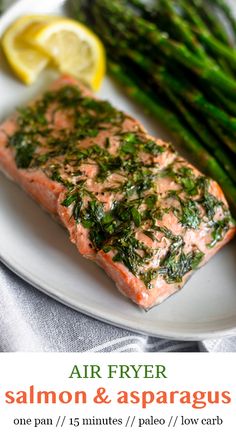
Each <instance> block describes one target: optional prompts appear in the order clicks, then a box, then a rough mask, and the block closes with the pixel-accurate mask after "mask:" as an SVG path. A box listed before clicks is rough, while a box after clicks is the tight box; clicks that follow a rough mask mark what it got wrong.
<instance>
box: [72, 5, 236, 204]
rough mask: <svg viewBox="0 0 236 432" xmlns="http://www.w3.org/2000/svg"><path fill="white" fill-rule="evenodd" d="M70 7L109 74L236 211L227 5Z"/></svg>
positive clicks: (235, 78)
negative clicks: (92, 35) (99, 48)
mask: <svg viewBox="0 0 236 432" xmlns="http://www.w3.org/2000/svg"><path fill="white" fill-rule="evenodd" d="M72 2H73V6H74V15H75V14H76V17H77V19H78V20H80V21H84V22H85V23H86V24H87V25H90V26H91V28H92V29H93V30H94V31H95V32H96V33H97V34H98V35H99V36H100V38H101V39H102V40H103V42H104V44H105V46H106V49H107V56H108V67H109V71H110V73H111V74H112V75H113V76H114V77H115V78H117V80H118V81H119V82H120V83H122V85H123V86H124V87H125V88H126V89H127V91H128V92H129V94H130V95H132V96H133V97H134V98H135V100H136V101H138V102H140V103H142V104H143V105H144V106H145V107H146V109H147V110H148V111H149V112H151V113H152V114H154V115H155V116H156V117H157V119H158V120H159V121H161V122H162V123H163V124H164V125H165V126H166V127H167V128H168V130H169V131H170V132H172V134H173V136H174V138H175V141H176V140H178V143H179V145H180V146H182V148H184V149H185V150H187V151H188V152H189V153H190V154H191V155H192V156H193V158H194V161H195V163H197V164H198V166H199V167H200V168H201V169H202V170H203V171H204V172H205V173H206V174H208V175H210V176H211V177H213V178H215V179H216V180H217V181H218V182H219V183H220V184H221V186H222V187H223V189H224V192H225V194H226V195H227V197H228V200H229V201H230V203H231V205H232V207H233V211H234V213H235V212H236V50H235V49H234V48H233V46H234V42H235V40H236V20H235V18H234V16H233V14H232V12H231V10H230V8H229V7H228V5H227V3H225V0H191V1H190V0H153V1H152V3H151V6H150V5H149V3H147V2H145V0H72ZM220 15H221V17H220ZM222 17H223V19H224V21H227V23H228V27H229V29H230V31H228V29H227V28H225V27H224V25H223V24H222V22H223V21H222V19H221V18H222Z"/></svg>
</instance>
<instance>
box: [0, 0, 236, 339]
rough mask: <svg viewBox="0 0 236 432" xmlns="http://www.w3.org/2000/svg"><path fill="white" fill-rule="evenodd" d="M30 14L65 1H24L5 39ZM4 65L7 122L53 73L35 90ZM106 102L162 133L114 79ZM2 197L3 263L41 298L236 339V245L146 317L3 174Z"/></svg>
mask: <svg viewBox="0 0 236 432" xmlns="http://www.w3.org/2000/svg"><path fill="white" fill-rule="evenodd" d="M25 13H54V14H55V13H63V0H50V1H49V0H40V1H35V0H21V1H19V2H18V3H17V4H16V5H15V6H13V7H12V8H11V9H10V10H9V11H8V12H7V13H6V14H5V15H4V16H3V17H2V19H1V20H0V33H2V31H3V30H4V29H5V28H6V26H7V25H8V24H9V23H10V22H11V21H12V20H13V19H14V18H16V17H17V16H19V15H22V14H25ZM1 63H2V64H3V68H2V70H1V72H0V92H1V93H0V94H1V100H0V118H1V119H2V118H3V117H5V116H6V115H8V113H9V112H11V111H12V110H13V109H14V108H15V107H17V106H18V105H19V104H21V103H22V102H24V101H27V100H28V99H30V98H31V97H32V96H34V95H35V94H36V93H37V92H38V91H39V90H41V89H43V88H45V87H46V85H47V84H48V83H49V82H50V80H52V78H53V75H54V73H53V72H50V71H49V72H47V73H45V74H44V75H43V76H42V77H41V79H40V80H39V82H37V84H36V85H34V86H32V87H30V88H26V87H25V86H24V85H22V84H20V83H19V82H18V81H17V80H16V79H15V78H14V77H13V76H12V75H11V74H10V72H9V71H8V68H7V66H6V65H5V63H4V61H3V59H2V58H1ZM99 95H100V96H101V97H105V98H108V99H109V100H110V101H111V102H113V103H114V105H115V106H117V107H120V108H122V109H124V110H126V111H127V112H129V113H131V114H133V115H134V116H136V117H138V118H140V119H141V120H142V121H143V123H144V125H145V126H146V127H147V129H148V130H149V131H151V132H153V133H155V134H156V135H157V134H160V128H158V129H157V127H156V125H155V122H154V121H152V120H151V119H150V118H148V117H146V116H145V115H144V114H143V113H142V111H141V109H139V108H138V107H136V106H135V105H134V104H132V103H131V102H130V101H129V100H128V99H127V97H126V96H125V95H123V94H122V91H121V89H119V88H118V87H116V86H115V85H114V84H113V83H112V82H111V81H110V80H108V79H107V80H105V82H104V85H103V88H102V89H101V91H100V94H99ZM162 136H163V134H162ZM0 194H1V201H0V203H1V205H0V254H1V259H2V261H3V262H4V263H5V264H6V265H7V266H8V267H10V268H11V269H12V270H13V271H14V272H15V273H17V274H19V275H20V276H21V277H22V278H23V279H25V280H26V281H28V282H30V283H31V284H32V285H34V286H35V287H37V288H38V289H40V290H41V291H44V292H45V293H47V294H48V295H50V296H52V297H54V298H56V299H57V300H59V301H61V302H62V303H65V304H67V305H69V306H71V307H72V308H74V309H77V310H79V311H82V312H84V313H86V314H88V315H91V316H93V317H96V318H98V319H101V320H103V321H106V322H109V323H113V324H115V325H117V326H121V327H125V328H128V329H132V330H134V331H138V332H143V333H147V334H149V335H154V336H161V337H168V338H174V339H175V338H176V339H185V340H190V339H192V340H197V339H203V338H209V337H217V336H221V335H229V334H233V333H234V334H236V286H235V285H236V284H235V281H236V266H235V249H236V243H235V242H232V243H231V244H230V245H229V246H227V247H225V248H224V250H223V251H222V252H220V253H219V254H218V255H217V256H216V257H215V258H214V259H213V260H212V261H211V262H210V263H209V264H208V265H207V266H206V267H205V268H203V269H201V270H200V271H198V272H197V273H196V274H195V275H194V276H193V278H192V279H191V280H190V281H189V282H188V283H187V284H186V286H185V288H184V289H183V290H182V291H181V292H180V293H179V294H177V295H175V296H173V297H172V298H170V299H169V300H167V301H166V302H165V303H163V304H162V305H161V306H158V307H156V308H155V309H153V310H151V311H150V312H148V313H145V312H142V311H140V310H139V309H138V308H137V307H136V306H135V305H133V304H132V303H131V302H130V301H129V300H127V299H126V298H125V297H122V296H121V295H120V294H119V292H118V291H117V289H116V288H115V285H114V283H113V282H112V281H111V280H110V279H109V278H108V277H107V276H106V275H105V274H104V273H103V271H102V270H100V269H99V268H98V267H97V266H96V265H95V264H93V263H90V262H88V261H86V260H85V259H83V258H81V257H80V256H79V255H78V253H77V251H76V249H75V247H74V246H73V245H72V244H71V243H70V242H69V239H68V235H67V233H66V232H65V231H63V229H62V228H61V227H60V226H58V225H57V224H56V223H55V222H54V221H53V220H51V218H50V216H48V215H47V214H46V213H44V212H43V211H42V210H40V208H39V207H38V206H37V204H35V203H34V202H33V201H32V200H31V199H30V198H28V197H27V196H26V195H25V194H24V192H22V191H21V190H20V189H19V188H18V186H17V185H15V184H13V183H11V182H10V181H8V180H7V179H5V178H4V177H3V176H2V175H0Z"/></svg>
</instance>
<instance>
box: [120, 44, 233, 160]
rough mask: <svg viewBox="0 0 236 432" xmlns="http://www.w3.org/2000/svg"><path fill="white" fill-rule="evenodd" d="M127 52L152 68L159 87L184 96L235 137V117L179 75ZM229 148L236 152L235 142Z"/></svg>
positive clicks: (137, 61)
mask: <svg viewBox="0 0 236 432" xmlns="http://www.w3.org/2000/svg"><path fill="white" fill-rule="evenodd" d="M127 54H129V56H130V58H132V59H133V60H134V61H135V62H136V63H137V64H138V65H139V66H140V67H141V68H144V70H152V74H153V78H154V80H155V81H156V82H157V84H158V85H159V86H160V87H161V88H165V87H169V88H171V89H172V91H173V92H174V93H176V94H178V95H179V96H180V97H184V98H185V99H186V100H187V101H188V102H189V103H190V104H191V105H192V106H193V107H194V108H195V109H197V110H198V111H200V112H201V113H203V114H204V115H206V114H207V115H208V116H211V117H212V118H213V119H214V120H216V121H217V122H219V123H220V124H221V125H222V126H223V127H225V128H226V129H228V130H230V131H231V132H232V134H235V137H236V118H231V117H230V116H229V115H227V114H226V113H225V112H224V111H222V110H221V109H219V108H217V107H216V106H215V105H213V104H211V103H210V102H208V101H207V100H206V98H205V97H204V95H203V94H202V93H201V92H200V91H199V90H197V89H194V88H192V87H191V86H189V85H188V84H187V83H185V82H184V81H183V80H182V79H180V78H179V77H178V78H176V77H174V76H172V75H171V74H170V73H169V72H168V71H167V70H166V68H164V67H156V66H155V64H153V63H152V62H151V61H150V60H149V59H147V58H144V57H143V56H142V54H140V53H138V52H137V51H133V50H128V51H127ZM230 150H232V151H233V152H234V153H236V142H232V143H231V148H230Z"/></svg>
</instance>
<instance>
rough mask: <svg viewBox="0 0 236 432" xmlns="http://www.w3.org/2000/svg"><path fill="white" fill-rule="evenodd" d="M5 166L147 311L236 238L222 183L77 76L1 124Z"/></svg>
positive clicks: (0, 145)
mask: <svg viewBox="0 0 236 432" xmlns="http://www.w3.org/2000/svg"><path fill="white" fill-rule="evenodd" d="M0 168H1V170H2V171H3V172H4V173H5V174H6V175H7V176H8V177H10V178H11V179H13V180H14V181H15V182H17V183H19V184H20V185H21V187H22V188H23V189H24V190H25V191H26V192H27V193H29V194H30V195H31V196H32V197H33V198H34V199H35V200H36V201H37V202H38V203H39V204H40V205H41V206H42V207H43V208H44V209H45V210H47V211H48V212H49V213H50V214H51V215H52V216H54V217H56V218H57V219H59V221H60V222H61V223H62V224H63V225H64V226H65V227H66V228H67V230H68V231H69V234H70V239H71V241H72V242H73V243H74V244H75V245H76V246H77V248H78V250H79V252H80V253H81V254H82V255H83V256H84V257H86V258H88V259H90V260H93V261H96V262H97V264H99V265H100V266H101V267H102V268H103V269H104V270H105V271H106V272H107V274H108V275H109V276H110V277H111V278H112V279H113V280H114V281H115V283H116V285H117V287H118V289H119V290H120V291H121V292H122V293H123V294H124V295H126V296H127V297H129V298H130V299H131V300H133V301H134V302H135V303H137V304H138V305H139V306H140V307H142V308H144V309H149V308H151V307H152V306H154V305H157V304H159V303H161V302H162V301H163V300H165V299H166V298H167V297H169V296H170V295H172V294H173V293H175V292H177V291H178V290H179V289H180V288H181V287H182V286H183V285H184V284H185V282H186V280H187V279H188V278H189V277H190V275H191V274H192V272H193V271H194V270H195V269H196V268H198V267H200V266H202V265H203V264H205V263H206V262H207V261H208V260H209V259H210V258H211V257H212V256H213V255H214V254H215V253H216V252H217V251H218V250H219V249H220V248H221V247H222V246H224V245H225V244H226V243H227V242H228V241H229V240H230V239H231V238H232V237H233V235H234V233H235V226H234V224H233V221H232V218H231V216H230V212H229V208H228V205H227V202H226V200H225V197H224V195H223V193H222V191H221V189H220V187H219V185H218V184H217V183H216V182H214V181H213V180H211V179H209V178H207V177H205V176H204V175H203V174H201V173H200V172H199V171H198V170H197V169H196V168H195V167H193V166H192V165H191V164H189V163H188V162H187V161H186V160H185V159H183V158H182V157H180V156H179V155H178V154H177V153H176V152H175V151H174V150H173V148H172V147H171V145H170V144H168V143H165V142H163V141H161V140H160V139H155V138H153V137H152V136H150V135H148V133H147V132H146V130H145V129H144V128H143V126H142V125H141V124H140V123H139V122H138V121H137V120H135V119H133V118H131V117H130V116H128V115H126V114H124V113H123V112H120V111H118V110H116V109H115V108H113V107H112V106H111V105H110V104H109V103H108V102H106V101H99V100H97V99H95V98H94V97H93V96H92V94H91V93H90V91H89V90H88V89H87V88H86V87H84V86H83V85H82V84H81V83H79V82H78V81H77V80H75V79H74V78H71V77H61V78H60V79H59V80H57V81H56V82H54V84H53V85H52V87H51V88H50V89H49V91H47V92H46V93H45V94H43V95H42V96H40V97H39V98H38V99H37V100H35V101H33V102H32V103H30V104H29V105H28V106H27V107H25V108H22V109H20V110H19V111H18V112H17V113H16V114H14V115H13V116H11V117H10V118H9V119H8V120H6V121H5V122H4V123H3V124H2V125H1V126H0Z"/></svg>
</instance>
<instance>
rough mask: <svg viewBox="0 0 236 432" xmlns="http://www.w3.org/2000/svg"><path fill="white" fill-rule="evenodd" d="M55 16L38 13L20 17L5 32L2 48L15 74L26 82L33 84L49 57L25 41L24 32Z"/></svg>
mask: <svg viewBox="0 0 236 432" xmlns="http://www.w3.org/2000/svg"><path fill="white" fill-rule="evenodd" d="M54 19H55V18H54V17H51V16H45V15H37V16H23V17H20V18H18V19H17V20H16V21H15V22H14V23H13V24H12V25H11V26H10V27H8V29H7V30H6V32H5V33H4V35H3V37H2V48H3V51H4V53H5V55H6V58H7V60H8V62H9V64H10V66H11V67H12V69H13V71H14V72H15V74H16V75H17V76H18V77H19V78H20V79H21V80H22V81H23V82H24V83H25V84H31V83H33V82H34V81H35V80H36V78H37V77H38V75H39V73H40V72H41V71H42V70H43V69H44V68H45V67H46V65H47V64H48V62H49V57H48V56H47V55H46V54H44V53H42V52H40V51H38V50H35V49H34V48H32V46H31V45H30V44H28V43H27V42H26V41H25V37H24V33H25V32H27V30H30V29H32V28H33V27H35V28H37V26H38V25H41V24H42V23H44V24H45V23H47V22H50V21H52V20H54Z"/></svg>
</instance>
